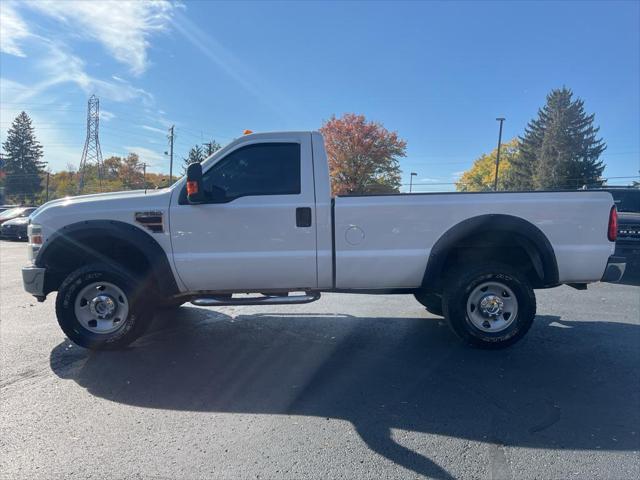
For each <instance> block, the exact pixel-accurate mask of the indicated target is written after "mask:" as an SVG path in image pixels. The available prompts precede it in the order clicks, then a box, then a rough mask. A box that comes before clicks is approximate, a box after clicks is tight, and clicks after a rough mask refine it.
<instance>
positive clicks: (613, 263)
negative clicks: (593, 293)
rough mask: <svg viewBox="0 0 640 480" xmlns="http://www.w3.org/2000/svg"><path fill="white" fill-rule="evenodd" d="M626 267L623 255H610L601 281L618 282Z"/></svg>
mask: <svg viewBox="0 0 640 480" xmlns="http://www.w3.org/2000/svg"><path fill="white" fill-rule="evenodd" d="M626 267H627V260H626V258H625V257H619V256H615V255H612V256H610V257H609V261H608V262H607V268H605V270H604V275H602V279H601V281H602V282H611V283H615V282H619V281H620V280H621V279H622V276H623V275H624V271H625V269H626Z"/></svg>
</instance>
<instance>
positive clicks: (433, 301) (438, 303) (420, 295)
mask: <svg viewBox="0 0 640 480" xmlns="http://www.w3.org/2000/svg"><path fill="white" fill-rule="evenodd" d="M413 296H414V297H416V300H417V301H418V302H420V303H421V304H422V305H423V306H424V307H425V308H426V309H427V311H428V312H429V313H433V314H434V315H436V316H438V317H442V316H443V314H442V297H441V296H440V295H438V294H437V293H431V292H426V291H424V290H420V291H419V292H416V293H415V294H414V295H413Z"/></svg>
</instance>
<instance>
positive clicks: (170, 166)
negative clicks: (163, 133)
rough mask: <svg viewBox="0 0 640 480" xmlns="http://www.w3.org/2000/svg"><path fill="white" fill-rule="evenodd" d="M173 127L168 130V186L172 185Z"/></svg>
mask: <svg viewBox="0 0 640 480" xmlns="http://www.w3.org/2000/svg"><path fill="white" fill-rule="evenodd" d="M174 127H175V125H171V128H170V129H169V185H171V184H172V183H173V128H174Z"/></svg>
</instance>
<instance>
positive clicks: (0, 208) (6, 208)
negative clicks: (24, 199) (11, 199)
mask: <svg viewBox="0 0 640 480" xmlns="http://www.w3.org/2000/svg"><path fill="white" fill-rule="evenodd" d="M16 207H18V205H0V213H2V212H4V211H5V210H9V209H11V208H16Z"/></svg>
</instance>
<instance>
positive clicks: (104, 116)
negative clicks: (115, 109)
mask: <svg viewBox="0 0 640 480" xmlns="http://www.w3.org/2000/svg"><path fill="white" fill-rule="evenodd" d="M115 116H116V114H115V113H111V112H109V111H108V110H105V109H103V108H101V109H100V120H103V121H105V122H108V121H109V120H112V119H113V118H115Z"/></svg>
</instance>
